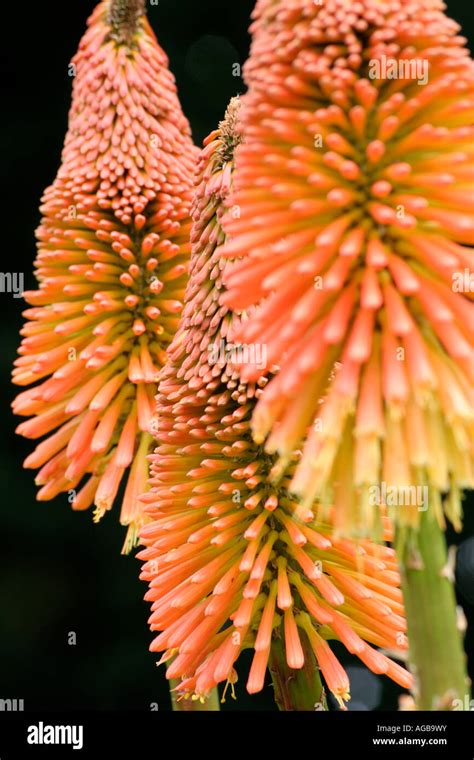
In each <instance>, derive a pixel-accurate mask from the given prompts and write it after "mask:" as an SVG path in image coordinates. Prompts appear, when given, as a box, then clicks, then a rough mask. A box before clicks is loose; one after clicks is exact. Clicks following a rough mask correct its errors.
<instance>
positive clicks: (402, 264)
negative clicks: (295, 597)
mask: <svg viewBox="0 0 474 760" xmlns="http://www.w3.org/2000/svg"><path fill="white" fill-rule="evenodd" d="M443 8H444V5H443V3H442V2H440V1H439V0H413V2H404V1H403V0H393V1H391V2H387V3H381V2H378V0H361V1H360V2H354V3H346V2H341V1H340V0H325V2H324V3H317V2H313V0H285V1H283V0H260V2H258V3H257V7H256V11H255V14H254V24H253V28H252V31H253V44H252V49H251V55H250V58H249V61H248V62H247V64H246V68H245V76H246V80H247V83H248V85H249V92H248V93H247V94H246V95H245V96H244V103H245V108H244V109H242V111H243V113H242V130H243V132H244V133H245V136H246V139H245V143H244V144H243V145H242V146H240V147H239V149H238V151H237V154H236V171H235V179H234V192H233V194H232V197H231V199H230V205H231V206H235V207H238V208H239V210H240V213H239V215H238V216H237V215H236V216H235V217H231V216H227V217H226V219H225V223H224V226H225V231H226V233H227V234H228V235H229V238H230V242H229V243H228V245H227V247H226V251H225V254H224V255H226V256H227V257H228V258H230V259H235V258H237V259H238V261H236V262H235V263H234V264H233V266H231V267H230V268H229V269H228V270H227V271H226V278H225V284H226V286H227V288H228V291H227V292H226V293H225V295H224V296H223V298H222V302H223V303H224V304H227V305H230V306H231V307H232V308H233V309H240V310H248V309H250V308H252V309H253V311H252V318H251V319H247V320H244V321H243V322H242V324H241V325H240V326H238V327H236V328H235V331H234V334H233V336H232V337H233V339H234V340H235V341H236V342H238V341H241V342H245V343H251V342H255V341H258V343H259V344H262V345H264V346H265V348H266V353H267V356H268V363H269V364H277V365H279V367H280V371H279V372H278V374H276V376H275V377H273V378H272V379H271V380H270V382H269V383H268V384H267V385H266V387H265V388H264V389H263V392H262V393H261V395H260V397H259V399H258V402H257V404H256V408H255V412H254V414H253V417H252V430H253V436H254V439H255V441H256V442H257V444H259V445H261V444H263V443H264V442H265V450H266V452H267V453H268V454H269V455H272V454H276V455H277V460H278V466H277V467H276V468H275V472H276V475H277V476H279V475H281V473H283V472H288V468H289V467H292V463H293V460H294V454H295V452H298V450H300V449H301V448H302V454H301V457H300V459H299V462H298V464H297V465H296V468H294V475H291V478H292V481H291V490H292V492H293V493H295V494H296V495H297V496H298V497H299V498H301V501H302V504H303V506H304V507H305V508H310V506H311V504H312V503H313V501H314V500H315V499H317V500H319V501H320V502H321V503H322V504H323V505H330V504H334V505H335V520H336V525H337V526H338V528H340V529H341V530H343V531H344V532H346V533H352V534H354V533H358V534H361V533H362V534H365V535H368V534H370V533H371V532H372V531H373V530H374V527H375V526H376V524H377V522H378V521H379V520H380V510H379V508H378V505H374V504H372V503H371V499H370V492H371V488H375V487H377V486H379V485H380V483H381V482H384V483H386V484H387V485H388V486H389V487H390V488H395V489H405V488H406V487H409V486H412V484H419V485H420V486H422V487H425V486H426V487H427V489H428V492H429V501H430V506H431V507H432V508H433V510H435V511H436V513H437V515H438V518H439V520H440V522H441V523H442V522H443V506H442V496H443V494H446V493H449V496H448V498H447V499H446V502H445V505H444V508H445V512H446V514H447V515H448V517H449V518H450V519H451V521H452V522H453V523H454V525H455V526H456V527H459V524H460V519H461V517H460V516H461V509H460V500H461V496H460V492H461V490H462V489H464V488H467V487H472V486H473V485H474V465H473V448H472V441H473V438H474V437H473V420H474V407H473V397H472V366H473V365H472V341H473V331H472V324H473V309H472V304H470V303H469V299H472V288H471V287H469V286H466V287H460V284H462V282H464V283H467V285H469V283H470V282H471V278H470V277H463V276H462V275H463V273H464V274H466V273H467V274H468V275H469V272H470V270H471V269H472V266H473V256H472V249H470V248H469V247H468V246H469V245H472V243H473V241H474V214H473V197H472V187H471V184H472V179H473V176H474V168H473V155H474V139H473V138H474V127H473V126H472V121H473V115H474V110H473V92H474V76H473V65H472V61H471V60H470V58H469V55H468V51H467V50H466V48H465V47H464V44H465V40H464V38H462V37H460V36H459V35H458V31H459V27H458V25H457V24H456V23H455V22H453V21H451V20H450V19H448V18H447V17H446V16H445V15H444V13H443ZM387 61H389V63H391V64H392V65H390V66H388V65H387ZM412 63H414V64H417V65H416V66H413V65H411V64H412ZM374 64H377V65H374ZM402 64H403V65H402ZM384 72H385V74H384ZM387 72H390V76H389V75H388V73H387ZM422 73H423V76H421V74H422ZM425 75H426V76H425ZM262 375H263V372H262V370H261V369H259V367H257V366H256V365H255V364H253V365H249V366H247V367H244V368H243V370H242V371H241V375H240V376H241V378H242V380H243V381H247V382H255V381H257V380H258V379H259V378H260V377H261V376H262ZM381 506H382V507H383V505H381ZM392 513H393V514H392V517H394V519H396V520H400V521H402V522H404V523H405V524H412V525H416V524H417V523H418V520H419V510H417V509H401V510H400V509H393V510H392Z"/></svg>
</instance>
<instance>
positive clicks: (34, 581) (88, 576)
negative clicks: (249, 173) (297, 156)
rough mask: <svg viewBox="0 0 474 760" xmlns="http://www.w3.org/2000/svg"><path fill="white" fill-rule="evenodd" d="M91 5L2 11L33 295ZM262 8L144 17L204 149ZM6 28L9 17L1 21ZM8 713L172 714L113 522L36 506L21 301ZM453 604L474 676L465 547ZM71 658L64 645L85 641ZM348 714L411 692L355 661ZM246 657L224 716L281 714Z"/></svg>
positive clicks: (1, 579) (15, 249) (19, 246)
mask: <svg viewBox="0 0 474 760" xmlns="http://www.w3.org/2000/svg"><path fill="white" fill-rule="evenodd" d="M95 4H96V3H95V2H94V0H74V2H68V3H65V2H64V0H63V2H57V1H56V0H48V2H47V3H45V2H32V3H28V4H27V5H25V4H23V3H18V2H17V3H7V4H6V7H5V6H4V7H3V8H2V16H3V24H2V26H3V34H2V52H1V64H0V65H1V75H2V80H3V83H4V85H3V86H4V88H5V89H4V96H3V99H2V102H3V105H4V109H3V118H2V120H1V122H0V135H1V139H0V142H1V145H2V148H3V160H2V170H3V172H4V178H3V183H2V185H3V190H4V191H5V197H4V200H3V202H2V220H1V223H2V224H3V231H2V234H3V236H2V238H1V240H3V243H2V251H1V254H0V255H1V260H2V265H1V266H0V269H2V271H17V272H24V273H25V289H30V288H33V287H34V278H33V277H32V274H31V272H32V263H33V260H34V257H35V241H34V230H35V228H36V227H37V225H38V223H39V213H38V205H39V200H40V197H41V194H42V191H43V190H44V188H45V187H46V186H47V185H48V184H50V183H51V182H52V180H53V179H54V176H55V173H56V171H57V168H58V166H59V162H60V154H61V148H62V142H63V139H64V135H65V132H66V127H67V113H68V109H69V105H70V95H71V86H72V81H73V80H72V79H71V78H70V77H69V76H68V63H69V61H70V59H71V57H72V56H73V55H74V53H75V52H76V49H77V46H78V43H79V40H80V38H81V36H82V34H83V32H84V30H85V23H86V19H87V17H88V16H89V14H90V13H91V11H92V10H93V8H94V6H95ZM253 5H254V3H253V2H252V1H251V0H200V1H199V2H196V0H159V1H158V3H157V4H156V5H151V4H150V2H149V3H148V16H149V20H150V23H151V25H152V27H153V29H154V30H155V33H156V34H157V37H158V41H159V42H160V44H161V46H162V47H163V48H164V50H165V51H166V53H167V54H168V56H169V58H170V67H171V70H172V71H173V73H174V75H175V77H176V80H177V84H178V91H179V95H180V98H181V103H182V106H183V110H184V112H185V113H186V115H187V117H188V119H189V120H190V122H191V126H192V130H193V136H194V139H195V142H196V143H197V144H201V142H202V139H203V138H204V137H205V136H206V135H207V134H208V133H209V132H210V131H211V130H212V129H214V128H215V126H216V124H217V122H218V121H219V120H220V119H221V118H222V116H223V114H224V111H225V108H226V105H227V103H228V101H229V99H230V98H231V97H232V96H233V95H236V94H237V93H242V92H244V90H245V87H244V84H243V81H242V79H241V78H240V77H235V76H233V72H234V73H235V67H234V64H236V63H238V64H241V65H242V64H243V63H244V61H245V59H246V57H247V54H248V48H249V36H248V33H247V28H248V24H249V16H250V13H251V10H252V8H253ZM447 8H448V13H449V15H450V16H452V17H453V18H455V19H456V20H457V21H458V22H459V23H460V24H461V25H462V28H463V33H464V34H465V35H466V36H467V37H468V38H469V39H470V40H471V41H472V39H473V30H474V17H473V16H474V10H473V9H474V6H472V5H471V6H470V7H468V3H467V2H466V0H449V2H448V3H447ZM5 16H6V17H7V18H6V19H5ZM0 299H1V300H0V308H1V313H2V319H1V320H0V346H1V352H0V383H1V386H0V388H1V399H2V411H1V419H2V420H3V422H2V423H1V425H0V446H1V456H0V494H1V496H0V505H1V506H0V525H1V534H2V536H3V539H2V542H1V551H0V604H1V610H0V698H2V699H6V698H12V699H14V698H17V699H24V701H25V709H26V710H34V709H37V710H41V711H43V710H54V709H58V710H72V709H74V710H78V709H89V710H148V709H150V704H151V703H157V704H158V707H159V710H169V709H170V700H169V695H168V688H167V684H166V681H165V678H164V669H163V668H160V669H157V667H156V665H155V661H156V659H157V658H156V656H155V655H152V654H150V653H149V652H148V645H149V643H150V641H151V640H152V635H151V634H150V632H149V630H148V627H147V623H146V621H147V618H148V614H149V608H148V605H146V604H145V603H144V602H143V601H142V598H143V594H144V593H145V584H143V583H141V582H139V580H138V572H139V564H138V562H137V560H136V559H134V558H133V557H123V556H121V555H120V550H121V547H122V543H123V539H124V529H123V528H121V527H120V526H119V524H118V520H117V517H116V514H109V515H107V516H106V517H105V518H104V519H103V521H102V522H101V523H100V524H99V525H98V526H97V525H93V523H92V512H91V511H89V512H86V513H73V512H72V511H71V509H70V507H69V504H68V502H67V495H66V494H64V495H62V496H60V497H58V498H57V499H55V500H54V501H53V502H46V503H38V502H36V501H35V486H34V482H33V479H34V472H33V471H31V470H23V469H22V467H21V463H22V461H23V460H24V459H25V457H26V456H27V454H28V453H29V452H30V451H31V448H32V447H31V442H28V441H25V440H23V439H20V438H19V437H17V436H15V435H14V429H15V426H16V424H18V420H15V419H14V418H13V417H12V415H11V413H10V402H11V400H12V398H13V396H14V395H15V393H16V392H15V389H14V388H12V386H11V384H10V372H11V365H12V362H13V360H14V358H15V353H16V349H17V347H18V343H19V338H18V332H19V329H20V327H21V324H22V318H21V312H22V310H23V308H24V305H23V302H22V300H21V299H14V298H13V297H12V295H10V294H5V293H4V294H0ZM470 506H471V509H469V505H468V503H467V502H466V518H465V525H464V529H463V532H462V533H461V534H460V535H455V534H453V533H452V532H450V533H449V534H448V538H449V541H450V542H451V543H455V544H459V543H461V542H463V541H466V539H468V538H469V536H473V535H474V500H473V499H472V498H471V500H470ZM461 559H462V563H460V566H459V571H458V584H457V591H458V596H459V602H460V604H462V606H463V608H464V611H465V614H466V617H467V619H468V623H469V625H468V630H467V634H466V640H465V644H466V651H467V652H468V653H469V659H470V662H469V665H470V675H471V678H472V677H473V676H474V606H473V605H474V578H473V573H474V570H473V568H474V539H470V540H469V541H468V542H467V543H464V545H463V547H462V554H461ZM71 633H74V634H75V640H76V644H75V645H70V644H69V643H68V641H71V640H73V639H74V637H71V636H70V634H71ZM337 653H338V655H339V656H340V658H341V660H342V661H343V662H344V663H345V665H346V667H348V668H349V672H350V676H351V680H352V701H351V703H349V709H359V710H374V709H376V710H394V709H397V703H398V696H399V694H400V693H401V692H400V690H399V689H398V688H397V687H396V686H394V685H393V684H392V683H391V682H389V681H388V680H387V679H384V678H378V677H375V676H374V675H373V674H372V673H370V672H369V671H367V670H366V669H365V668H363V667H361V666H360V665H359V664H358V661H357V660H355V659H354V658H351V656H350V655H347V654H346V653H345V652H344V650H343V649H342V647H341V648H340V649H338V652H337ZM249 661H250V657H247V658H246V657H245V656H244V657H243V658H242V659H241V661H240V665H239V669H238V670H239V682H238V684H237V688H236V691H237V701H234V700H232V699H231V698H230V697H228V699H227V701H226V703H225V704H224V705H223V706H222V709H224V710H246V709H252V710H267V709H273V710H274V709H276V708H275V706H274V703H273V699H272V687H271V686H270V685H269V684H268V685H267V686H266V688H265V689H264V691H263V692H262V693H261V694H259V695H256V696H253V697H252V698H250V697H249V695H248V694H247V693H246V691H245V682H246V679H247V672H248V667H249Z"/></svg>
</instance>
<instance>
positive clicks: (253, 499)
mask: <svg viewBox="0 0 474 760" xmlns="http://www.w3.org/2000/svg"><path fill="white" fill-rule="evenodd" d="M237 108H238V101H232V103H231V105H230V106H229V109H228V112H227V114H226V119H225V120H224V122H222V123H221V125H220V127H219V129H218V130H217V131H215V132H213V133H212V134H211V135H210V136H209V138H208V139H207V141H206V143H205V148H204V150H203V151H202V154H201V159H200V162H199V165H198V172H197V181H196V184H197V190H196V196H195V201H194V209H193V228H192V235H191V238H192V243H193V248H192V258H191V275H190V281H189V284H188V289H187V293H186V305H185V308H184V312H183V318H182V323H181V327H180V329H179V330H178V333H177V335H176V338H175V340H174V341H173V343H172V344H171V346H170V349H169V353H170V362H169V363H168V364H167V366H166V367H165V369H164V370H163V375H162V379H161V382H160V386H159V394H158V405H157V410H158V414H157V420H158V422H157V430H156V432H157V442H158V447H157V449H156V452H155V454H154V455H153V456H152V457H151V459H152V464H151V479H150V486H151V489H150V491H149V492H148V493H147V494H145V496H144V501H145V502H146V504H147V506H146V508H145V511H146V514H147V516H148V517H149V518H150V522H149V523H147V524H146V525H145V526H144V527H143V528H142V530H141V539H142V543H143V544H144V545H145V546H146V548H145V549H144V550H143V551H142V552H141V553H140V555H139V557H140V558H141V559H143V560H145V561H146V562H145V565H144V567H143V571H142V578H143V579H144V580H146V581H148V582H149V584H150V588H149V591H148V592H147V595H146V599H147V600H148V601H150V602H152V615H151V618H150V621H149V622H150V625H151V628H152V630H154V631H158V632H159V634H158V636H157V638H156V639H155V640H154V642H153V643H152V645H151V650H152V651H154V652H163V653H164V654H163V657H162V661H166V662H168V669H167V677H168V678H180V679H181V683H180V685H179V687H178V690H179V691H181V692H182V693H183V695H186V696H189V695H194V696H199V697H205V696H206V695H207V694H208V693H209V691H210V690H211V689H212V688H213V687H214V686H215V685H217V684H218V683H220V682H226V681H227V682H228V683H229V682H230V683H234V682H235V680H236V678H237V676H236V672H235V670H234V664H235V663H236V660H237V658H238V657H239V654H240V652H241V651H242V650H244V649H247V648H250V649H252V650H253V661H252V666H251V670H250V675H249V679H248V682H247V689H248V691H249V692H250V693H254V692H258V691H259V690H261V689H262V687H263V685H264V678H265V673H266V669H267V664H268V661H269V655H270V653H271V647H272V643H274V644H275V642H276V643H277V644H278V646H281V644H282V643H283V646H284V652H285V656H286V661H287V664H288V667H289V668H294V669H300V668H302V667H303V666H304V664H305V655H304V651H305V650H306V651H311V650H312V651H313V652H314V654H315V656H316V660H317V662H318V665H319V667H320V669H321V671H322V674H323V676H324V679H325V682H326V684H327V686H328V688H329V689H330V690H331V692H332V693H333V694H334V695H335V696H336V698H337V699H338V700H339V702H340V703H341V704H343V702H344V700H346V699H348V698H349V682H348V678H347V675H346V673H345V671H344V669H343V668H342V666H341V665H340V663H339V661H338V660H337V658H336V657H335V655H334V653H333V652H332V650H331V648H330V646H329V644H328V643H327V642H328V640H330V639H339V640H340V641H342V642H343V643H344V644H345V646H346V647H347V649H348V650H349V651H350V652H352V653H354V654H356V655H357V656H358V657H359V658H360V659H361V660H362V661H363V662H364V663H365V664H366V665H367V666H368V667H369V668H371V669H372V670H373V671H374V672H376V673H384V674H386V675H388V676H389V677H391V678H392V679H394V680H395V681H396V682H397V683H399V684H401V685H403V686H409V685H410V683H411V679H410V675H409V674H408V673H407V672H406V671H405V670H404V669H403V668H401V667H400V666H399V665H397V664H396V663H395V662H393V661H392V660H390V659H389V658H388V657H387V656H385V655H384V654H382V653H380V652H378V651H377V650H376V649H374V648H373V647H372V646H370V644H373V645H376V646H383V647H387V648H390V649H403V648H405V646H406V644H405V636H404V630H405V620H404V613H403V606H402V600H401V592H400V589H399V575H398V572H397V568H396V563H395V560H394V553H393V550H392V549H391V548H389V547H387V546H385V545H383V546H376V545H375V544H373V543H371V542H370V541H367V540H362V541H360V542H359V543H353V542H350V541H348V540H344V539H338V538H334V537H333V535H332V533H333V531H332V525H331V522H330V517H329V518H328V520H327V521H326V522H318V521H317V520H316V519H315V516H314V514H313V512H312V511H311V510H310V509H308V508H305V509H302V508H301V507H300V506H299V505H298V504H297V503H296V502H295V500H294V499H292V498H291V496H290V495H289V493H288V485H289V483H290V476H287V477H285V478H284V479H283V480H282V481H281V482H280V483H279V485H278V487H276V486H274V485H273V484H272V483H271V482H270V479H269V472H270V469H271V468H272V466H273V458H272V457H271V456H270V455H268V454H266V453H265V451H264V450H263V448H262V447H261V446H259V445H257V444H256V443H255V442H254V441H253V440H252V437H251V430H250V420H251V416H252V411H253V408H254V406H255V403H256V401H257V399H258V397H259V395H260V394H261V390H262V388H263V387H264V386H265V379H264V378H261V379H259V381H258V382H257V383H255V384H253V383H249V384H245V383H243V382H241V381H240V380H239V379H238V376H237V373H236V371H235V369H234V368H233V367H232V366H231V363H230V361H229V360H230V359H231V357H230V352H231V351H232V350H233V349H232V346H231V345H230V344H229V343H228V342H227V340H226V338H227V336H228V334H229V332H231V331H232V322H233V320H234V318H235V317H234V316H233V315H232V313H230V312H228V310H227V307H222V306H220V304H219V295H220V293H221V292H222V276H223V267H224V265H225V260H224V259H223V257H222V255H221V249H222V246H223V244H224V243H225V236H224V233H223V231H222V220H223V218H224V216H225V215H227V214H230V215H232V214H233V213H238V210H237V209H233V208H228V207H227V205H226V198H227V195H228V193H229V190H230V185H231V177H232V168H233V152H234V148H235V146H236V145H237V143H238V137H237V136H236V134H235V119H236V112H237ZM234 348H236V347H234ZM234 358H235V357H234ZM386 527H387V531H388V530H389V526H388V523H386ZM308 648H309V649H308Z"/></svg>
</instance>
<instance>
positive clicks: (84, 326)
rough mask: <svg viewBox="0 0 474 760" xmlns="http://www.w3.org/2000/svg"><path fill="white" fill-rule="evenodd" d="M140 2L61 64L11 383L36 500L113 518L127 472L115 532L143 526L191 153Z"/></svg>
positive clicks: (123, 4) (90, 33) (123, 2)
mask: <svg viewBox="0 0 474 760" xmlns="http://www.w3.org/2000/svg"><path fill="white" fill-rule="evenodd" d="M143 8H144V3H141V2H137V1H136V0H112V2H105V3H101V4H100V5H99V6H98V7H97V8H96V9H95V11H94V13H93V15H92V16H91V18H90V20H89V27H88V30H87V32H86V34H85V35H84V37H83V39H82V41H81V43H80V47H79V51H78V53H77V55H76V56H75V58H74V59H73V62H72V64H71V66H72V67H73V73H74V74H75V79H74V85H73V98H72V106H71V110H70V114H69V129H68V132H67V135H66V140H65V145H64V150H63V155H62V164H61V167H60V169H59V172H58V175H57V177H56V179H55V181H54V183H53V184H52V185H51V187H49V188H48V189H47V190H46V192H45V194H44V197H43V201H42V206H41V213H42V220H41V225H40V227H39V229H38V231H37V239H38V256H37V259H36V272H35V274H36V278H37V280H38V282H39V287H38V289H37V290H35V291H30V292H27V293H25V298H26V300H27V302H28V303H29V304H30V305H31V308H30V309H28V310H27V311H26V312H25V316H26V318H27V322H26V324H25V326H24V327H23V329H22V335H23V336H24V338H23V342H22V344H21V348H20V352H19V353H20V355H21V356H20V358H19V359H17V361H16V369H15V371H14V382H15V383H17V384H18V385H32V384H34V385H33V387H32V388H30V389H28V390H26V391H24V392H23V393H21V394H20V395H19V396H18V397H17V399H16V400H15V402H14V411H15V412H16V413H17V414H21V415H25V416H30V417H31V419H29V420H28V421H26V422H23V423H22V424H21V425H20V426H19V427H18V432H19V433H21V434H22V435H24V436H26V437H27V438H32V439H37V438H40V437H42V436H47V437H46V438H45V440H43V441H42V442H41V443H40V444H39V445H38V447H37V448H36V449H35V451H34V452H33V453H32V454H31V455H30V456H29V457H28V459H27V460H26V462H25V466H26V467H31V468H41V469H40V472H39V474H38V476H37V479H36V482H37V484H38V485H40V486H41V489H40V491H39V492H38V499H40V500H46V499H51V498H53V497H55V496H56V495H57V494H59V493H60V492H63V491H68V492H69V493H70V494H72V495H73V498H72V500H71V501H72V506H73V508H74V509H77V510H82V509H86V508H88V507H89V506H90V505H92V504H95V506H96V513H95V515H96V518H97V519H99V518H100V516H102V514H103V513H104V512H105V511H106V510H109V509H110V508H111V507H112V504H113V501H114V499H115V497H116V495H117V492H118V489H119V486H120V483H121V481H122V480H123V476H124V474H125V473H126V471H127V470H128V469H129V468H131V469H130V475H129V477H128V481H127V486H126V490H125V495H124V500H123V504H122V512H121V518H120V519H121V522H122V523H123V524H125V525H129V526H130V528H129V533H128V538H127V541H126V548H130V545H131V544H132V543H133V542H134V539H135V535H136V529H137V525H139V524H140V521H141V517H140V508H139V503H138V501H137V495H138V494H140V493H142V492H143V490H144V488H145V485H146V478H147V468H146V454H147V452H148V451H149V447H150V443H151V441H152V437H151V435H150V433H149V430H148V428H149V424H150V420H151V418H152V415H153V411H154V402H153V399H154V395H155V393H156V381H157V373H158V371H159V369H160V368H161V366H162V365H163V363H164V361H165V359H166V353H165V350H166V347H167V346H168V344H169V342H170V340H171V338H172V337H173V335H174V333H175V330H176V327H177V325H178V320H179V313H180V311H181V308H182V298H183V295H184V288H185V282H186V271H187V262H188V256H189V249H190V245H189V242H188V238H189V229H190V220H189V209H190V203H191V190H192V176H193V162H194V160H195V152H194V151H195V149H194V147H193V145H192V141H191V137H190V129H189V125H188V122H187V120H186V119H185V117H184V116H183V114H182V112H181V108H180V104H179V101H178V98H177V94H176V87H175V83H174V79H173V76H172V75H171V73H170V72H169V70H168V68H167V58H166V56H165V54H164V53H163V51H162V50H161V48H160V47H159V45H158V43H157V41H156V38H155V36H154V34H153V31H152V30H151V27H150V26H149V24H148V21H147V19H146V17H145V16H144V10H143Z"/></svg>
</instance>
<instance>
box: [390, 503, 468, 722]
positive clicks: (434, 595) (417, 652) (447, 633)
mask: <svg viewBox="0 0 474 760" xmlns="http://www.w3.org/2000/svg"><path fill="white" fill-rule="evenodd" d="M434 512H435V510H434V509H433V508H432V505H431V504H430V506H429V508H428V509H427V510H426V511H424V512H422V514H421V516H420V526H419V530H418V531H414V530H413V529H409V528H402V529H400V530H399V532H398V535H397V551H398V560H399V564H400V569H401V573H402V588H403V594H404V601H405V610H406V617H407V624H408V641H409V659H410V665H411V669H412V672H413V674H414V676H415V689H414V695H415V699H416V704H417V708H418V709H419V710H452V709H457V710H465V709H469V688H468V680H467V676H466V668H465V657H464V652H463V646H462V640H461V636H460V633H459V631H458V628H457V620H456V599H455V595H454V589H453V584H452V580H451V578H450V577H449V573H448V569H447V561H448V560H447V552H446V542H445V538H444V534H443V531H442V529H441V527H440V525H439V523H438V520H437V518H436V515H435V514H434ZM455 700H456V701H455Z"/></svg>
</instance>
